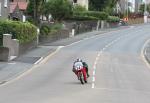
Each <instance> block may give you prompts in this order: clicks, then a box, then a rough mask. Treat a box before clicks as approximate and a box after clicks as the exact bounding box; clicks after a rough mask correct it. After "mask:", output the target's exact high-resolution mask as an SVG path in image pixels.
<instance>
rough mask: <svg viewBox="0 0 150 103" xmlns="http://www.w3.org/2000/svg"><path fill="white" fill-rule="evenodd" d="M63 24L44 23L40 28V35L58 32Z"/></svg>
mask: <svg viewBox="0 0 150 103" xmlns="http://www.w3.org/2000/svg"><path fill="white" fill-rule="evenodd" d="M62 27H63V25H62V24H61V23H56V24H53V25H47V24H43V25H42V26H41V28H40V35H42V36H49V35H52V34H54V33H55V32H57V31H58V30H61V29H62Z"/></svg>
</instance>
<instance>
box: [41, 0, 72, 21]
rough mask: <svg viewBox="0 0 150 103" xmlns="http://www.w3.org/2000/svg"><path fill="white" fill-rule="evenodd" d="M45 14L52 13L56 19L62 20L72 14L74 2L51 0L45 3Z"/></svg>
mask: <svg viewBox="0 0 150 103" xmlns="http://www.w3.org/2000/svg"><path fill="white" fill-rule="evenodd" d="M43 10H44V12H43V13H44V14H45V15H47V16H48V15H49V14H51V15H52V17H53V18H54V20H55V21H61V20H63V19H64V18H66V17H69V16H71V14H72V4H71V3H70V2H69V1H68V0H49V1H48V2H45V4H44V8H43Z"/></svg>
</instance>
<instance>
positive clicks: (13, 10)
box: [9, 0, 28, 21]
mask: <svg viewBox="0 0 150 103" xmlns="http://www.w3.org/2000/svg"><path fill="white" fill-rule="evenodd" d="M27 6H28V0H10V10H9V13H10V19H13V20H20V21H23V20H24V18H25V11H26V9H27Z"/></svg>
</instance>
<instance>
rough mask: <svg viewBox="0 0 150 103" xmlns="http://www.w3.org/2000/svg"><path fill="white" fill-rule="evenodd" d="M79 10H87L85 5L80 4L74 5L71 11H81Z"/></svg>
mask: <svg viewBox="0 0 150 103" xmlns="http://www.w3.org/2000/svg"><path fill="white" fill-rule="evenodd" d="M81 11H87V10H86V8H85V7H83V6H81V5H74V7H73V12H81Z"/></svg>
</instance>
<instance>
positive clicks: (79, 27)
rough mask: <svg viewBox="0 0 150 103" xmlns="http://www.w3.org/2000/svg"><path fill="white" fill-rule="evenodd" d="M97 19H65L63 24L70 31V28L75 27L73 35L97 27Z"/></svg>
mask: <svg viewBox="0 0 150 103" xmlns="http://www.w3.org/2000/svg"><path fill="white" fill-rule="evenodd" d="M97 22H98V21H66V22H65V25H66V28H68V29H69V30H70V32H71V30H72V29H75V35H77V34H81V33H84V32H89V31H93V30H96V29H97Z"/></svg>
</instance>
